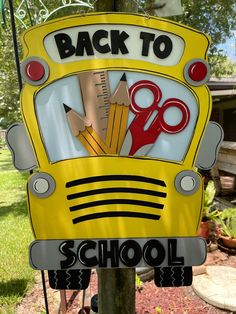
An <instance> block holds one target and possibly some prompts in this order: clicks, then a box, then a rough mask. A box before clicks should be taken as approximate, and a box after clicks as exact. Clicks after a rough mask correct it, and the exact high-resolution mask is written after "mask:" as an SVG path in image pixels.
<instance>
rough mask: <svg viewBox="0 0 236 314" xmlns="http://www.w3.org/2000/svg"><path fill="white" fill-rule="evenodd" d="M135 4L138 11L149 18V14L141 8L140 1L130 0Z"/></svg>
mask: <svg viewBox="0 0 236 314" xmlns="http://www.w3.org/2000/svg"><path fill="white" fill-rule="evenodd" d="M132 1H133V2H134V3H135V4H137V5H138V9H141V11H142V12H143V14H144V15H145V17H146V18H148V19H149V18H150V14H149V13H148V12H147V11H146V10H145V9H144V8H143V7H142V6H141V4H140V1H139V0H132Z"/></svg>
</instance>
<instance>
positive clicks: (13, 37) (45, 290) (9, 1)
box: [8, 0, 49, 314]
mask: <svg viewBox="0 0 236 314" xmlns="http://www.w3.org/2000/svg"><path fill="white" fill-rule="evenodd" d="M8 4H9V11H10V20H11V31H12V41H13V47H14V54H15V63H16V71H17V78H18V86H19V91H20V92H21V90H22V87H23V84H22V77H21V72H20V58H19V50H18V43H17V35H16V23H15V16H14V6H13V2H12V0H8ZM30 174H32V171H30ZM41 277H42V284H43V294H44V302H45V309H46V314H49V310H48V299H47V289H46V282H45V275H44V271H43V270H42V271H41Z"/></svg>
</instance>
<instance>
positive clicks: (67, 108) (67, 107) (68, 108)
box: [63, 104, 71, 113]
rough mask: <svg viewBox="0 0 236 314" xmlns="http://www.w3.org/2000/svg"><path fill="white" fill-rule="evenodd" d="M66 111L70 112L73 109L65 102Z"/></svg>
mask: <svg viewBox="0 0 236 314" xmlns="http://www.w3.org/2000/svg"><path fill="white" fill-rule="evenodd" d="M63 106H64V109H65V112H66V113H67V112H69V111H70V110H71V107H69V106H67V105H66V104H63Z"/></svg>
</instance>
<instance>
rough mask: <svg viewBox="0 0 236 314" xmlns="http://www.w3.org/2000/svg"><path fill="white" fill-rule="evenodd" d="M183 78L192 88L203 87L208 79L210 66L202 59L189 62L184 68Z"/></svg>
mask: <svg viewBox="0 0 236 314" xmlns="http://www.w3.org/2000/svg"><path fill="white" fill-rule="evenodd" d="M184 78H185V80H186V81H187V82H188V83H189V84H190V85H192V86H201V85H204V84H205V83H206V82H207V81H208V80H209V78H210V66H209V64H208V63H207V61H206V60H204V59H200V58H199V59H193V60H190V61H189V62H188V63H187V64H186V65H185V67H184Z"/></svg>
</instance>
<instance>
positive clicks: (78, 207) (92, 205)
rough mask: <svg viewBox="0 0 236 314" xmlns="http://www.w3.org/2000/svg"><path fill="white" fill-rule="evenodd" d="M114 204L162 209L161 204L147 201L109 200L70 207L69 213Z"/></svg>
mask: <svg viewBox="0 0 236 314" xmlns="http://www.w3.org/2000/svg"><path fill="white" fill-rule="evenodd" d="M116 204H124V205H138V206H145V207H152V208H155V209H163V207H164V205H163V204H158V203H153V202H147V201H140V200H131V199H111V200H101V201H94V202H88V203H85V204H79V205H75V206H71V207H70V211H71V212H73V211H76V210H81V209H85V208H89V207H96V206H103V205H116Z"/></svg>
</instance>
